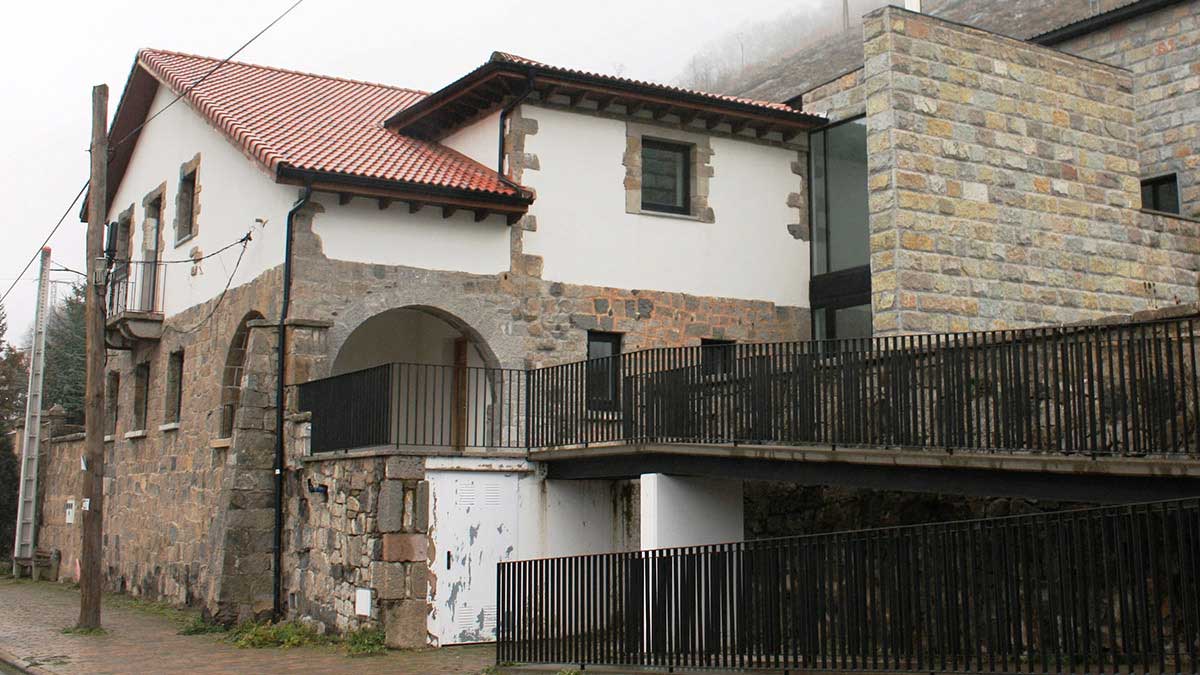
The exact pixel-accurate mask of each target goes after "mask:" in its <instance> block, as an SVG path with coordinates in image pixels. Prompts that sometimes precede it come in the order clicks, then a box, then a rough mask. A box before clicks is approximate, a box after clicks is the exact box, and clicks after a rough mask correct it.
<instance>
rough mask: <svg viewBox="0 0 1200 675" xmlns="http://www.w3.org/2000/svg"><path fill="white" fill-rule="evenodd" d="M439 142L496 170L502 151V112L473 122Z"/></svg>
mask: <svg viewBox="0 0 1200 675" xmlns="http://www.w3.org/2000/svg"><path fill="white" fill-rule="evenodd" d="M439 142H440V143H441V144H442V145H444V146H446V147H448V148H453V149H455V150H457V151H459V152H461V153H462V154H464V155H466V156H467V157H470V158H471V159H473V160H475V161H476V162H479V163H480V164H482V165H484V166H486V167H490V168H492V169H495V168H496V163H497V162H498V161H499V156H498V154H497V153H499V150H500V111H499V110H497V111H496V112H494V113H492V114H490V115H488V116H487V117H484V118H483V119H480V120H477V121H475V122H472V123H471V124H469V125H467V126H465V127H463V128H461V129H459V130H458V131H456V132H454V133H452V134H450V135H449V136H447V137H445V138H443V139H442V140H441V141H439Z"/></svg>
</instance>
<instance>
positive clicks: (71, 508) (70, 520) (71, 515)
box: [67, 499, 75, 525]
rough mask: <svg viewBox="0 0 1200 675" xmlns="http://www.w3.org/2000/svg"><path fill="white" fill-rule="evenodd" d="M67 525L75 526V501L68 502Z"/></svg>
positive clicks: (69, 500)
mask: <svg viewBox="0 0 1200 675" xmlns="http://www.w3.org/2000/svg"><path fill="white" fill-rule="evenodd" d="M67 524H68V525H74V524H75V500H74V499H68V500H67Z"/></svg>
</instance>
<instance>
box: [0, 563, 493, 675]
mask: <svg viewBox="0 0 1200 675" xmlns="http://www.w3.org/2000/svg"><path fill="white" fill-rule="evenodd" d="M119 604H120V606H113V605H112V604H111V603H106V606H105V608H104V625H105V627H106V629H107V630H108V634H107V635H93V636H85V635H67V634H64V633H63V632H62V629H63V628H65V627H67V626H71V625H73V624H74V623H75V619H76V618H77V617H78V615H79V593H78V592H76V591H74V590H72V589H70V588H68V587H65V586H62V585H59V584H51V583H33V582H30V581H27V580H21V581H17V580H13V579H8V578H2V577H0V653H3V654H5V655H6V656H5V658H9V657H15V659H14V660H15V661H16V662H17V663H18V664H19V665H21V666H24V667H30V666H33V667H36V668H39V669H41V670H42V671H45V672H51V673H97V674H99V673H167V672H187V673H189V674H199V673H285V672H286V673H321V674H323V675H332V674H334V673H345V672H353V673H390V674H392V675H426V674H431V675H433V674H436V675H451V674H453V675H475V674H476V673H479V672H480V671H482V670H483V669H484V668H486V667H487V666H488V665H490V664H491V663H492V662H493V661H494V660H495V650H494V648H493V647H492V646H491V645H483V646H473V647H454V648H448V649H431V650H425V651H417V652H389V653H388V654H387V655H385V656H374V657H359V658H352V657H349V656H346V655H345V654H344V653H342V652H341V651H340V650H338V649H337V648H334V647H311V648H309V647H306V648H297V649H239V648H237V647H234V646H233V645H231V644H228V643H225V642H222V641H221V639H220V637H219V636H212V635H178V634H177V631H178V630H179V625H178V623H177V622H176V621H173V620H172V619H171V618H170V617H168V616H164V615H163V614H162V613H161V612H155V611H151V610H147V609H144V608H139V607H136V606H132V603H128V602H122V603H119ZM5 672H7V671H6V670H5V669H3V668H0V673H5Z"/></svg>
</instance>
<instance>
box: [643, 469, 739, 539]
mask: <svg viewBox="0 0 1200 675" xmlns="http://www.w3.org/2000/svg"><path fill="white" fill-rule="evenodd" d="M641 493H642V500H641V515H642V517H641V530H642V549H643V550H645V549H653V548H670V547H674V546H699V545H702V544H720V543H725V542H731V541H741V540H742V539H743V538H744V530H743V524H744V522H745V514H744V513H743V507H742V481H740V480H723V479H719V478H685V477H682V476H668V475H666V474H661V473H647V474H642V479H641Z"/></svg>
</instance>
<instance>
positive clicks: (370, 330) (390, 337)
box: [330, 305, 500, 375]
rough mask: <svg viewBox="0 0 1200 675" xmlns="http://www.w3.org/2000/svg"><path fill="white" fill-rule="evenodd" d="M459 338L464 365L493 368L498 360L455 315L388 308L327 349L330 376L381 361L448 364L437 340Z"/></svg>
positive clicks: (417, 308) (421, 307) (435, 309)
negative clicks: (466, 356) (467, 358)
mask: <svg viewBox="0 0 1200 675" xmlns="http://www.w3.org/2000/svg"><path fill="white" fill-rule="evenodd" d="M446 340H454V341H457V340H463V341H465V342H466V343H467V344H466V347H468V348H469V349H470V350H471V351H472V353H471V354H470V355H469V356H470V357H471V358H470V363H468V364H467V365H471V366H476V367H486V368H499V367H500V360H499V358H498V357H497V356H496V354H495V352H494V351H493V350H492V348H491V347H490V346H489V345H488V341H487V340H486V339H485V338H484V337H483V335H482V334H481V333H480V332H479V331H478V330H476V329H475V328H474V327H473V326H471V325H470V324H469V323H467V322H466V321H464V320H462V319H461V318H459V317H458V316H457V315H455V314H453V313H451V312H449V311H446V310H444V309H441V308H438V307H433V306H429V305H406V306H403V307H393V308H390V309H385V310H383V311H382V312H379V313H377V314H374V315H372V316H370V317H367V318H366V319H365V320H363V321H362V322H360V323H359V324H358V325H356V326H355V327H354V329H353V330H352V331H350V332H349V334H348V335H346V336H345V338H344V339H342V340H341V341H340V344H339V345H338V348H337V349H336V350H335V351H334V352H333V360H332V364H331V366H330V371H331V372H330V374H331V375H340V374H342V373H347V372H351V371H355V370H362V369H364V368H370V367H373V366H377V365H382V364H384V363H426V364H433V365H454V363H455V361H454V360H453V357H452V356H451V355H450V354H448V353H439V352H443V351H444V350H440V349H439V347H445V346H446V345H442V344H438V343H439V342H442V341H446Z"/></svg>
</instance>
